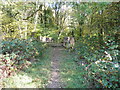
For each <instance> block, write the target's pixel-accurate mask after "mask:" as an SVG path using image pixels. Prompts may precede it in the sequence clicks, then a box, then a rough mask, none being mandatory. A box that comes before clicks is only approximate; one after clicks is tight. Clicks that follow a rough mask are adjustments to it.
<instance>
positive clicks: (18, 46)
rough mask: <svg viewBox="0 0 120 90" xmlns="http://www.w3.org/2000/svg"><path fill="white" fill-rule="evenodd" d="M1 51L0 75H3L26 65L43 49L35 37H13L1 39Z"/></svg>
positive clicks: (40, 54) (40, 55) (39, 54)
mask: <svg viewBox="0 0 120 90" xmlns="http://www.w3.org/2000/svg"><path fill="white" fill-rule="evenodd" d="M1 52H2V54H1V56H0V63H1V65H2V66H1V70H2V72H3V73H2V74H3V75H1V76H3V77H4V75H7V76H10V75H11V73H12V72H14V71H15V70H17V69H18V70H21V69H23V68H25V67H28V66H29V65H30V64H31V62H34V61H35V60H36V59H35V58H36V57H38V56H39V57H42V54H43V52H44V50H43V46H42V43H41V42H38V41H36V40H35V39H27V40H20V39H14V40H9V41H2V51H1ZM4 72H6V73H4ZM7 76H5V77H7ZM1 78H2V77H1Z"/></svg>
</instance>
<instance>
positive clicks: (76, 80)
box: [60, 51, 88, 88]
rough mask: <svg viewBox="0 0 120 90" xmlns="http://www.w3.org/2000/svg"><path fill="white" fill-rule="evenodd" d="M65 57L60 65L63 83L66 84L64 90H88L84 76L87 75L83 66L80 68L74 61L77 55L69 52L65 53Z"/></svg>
mask: <svg viewBox="0 0 120 90" xmlns="http://www.w3.org/2000/svg"><path fill="white" fill-rule="evenodd" d="M62 53H63V57H62V58H61V64H60V69H61V72H60V75H61V79H62V82H63V83H64V84H65V87H64V88H86V87H87V86H88V83H87V82H86V80H85V78H84V75H86V74H87V72H85V71H84V70H83V68H84V67H83V66H78V65H77V64H76V63H75V62H74V60H75V55H74V54H71V53H69V52H66V51H63V52H62Z"/></svg>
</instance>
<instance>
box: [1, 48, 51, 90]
mask: <svg viewBox="0 0 120 90" xmlns="http://www.w3.org/2000/svg"><path fill="white" fill-rule="evenodd" d="M50 51H51V50H50V48H48V49H47V50H46V52H45V53H44V56H43V58H38V61H37V62H33V63H32V66H30V67H28V68H26V69H24V70H23V71H20V72H19V73H17V74H16V75H14V76H11V77H9V78H5V79H4V80H3V82H2V84H3V87H5V88H44V87H45V85H46V84H47V82H48V78H49V74H50V64H51V63H50V62H51V61H50V53H51V52H50Z"/></svg>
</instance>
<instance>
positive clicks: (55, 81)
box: [47, 47, 64, 88]
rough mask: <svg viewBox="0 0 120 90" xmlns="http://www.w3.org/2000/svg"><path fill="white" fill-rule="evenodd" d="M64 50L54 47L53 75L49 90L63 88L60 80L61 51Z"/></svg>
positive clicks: (52, 57)
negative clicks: (50, 89)
mask: <svg viewBox="0 0 120 90" xmlns="http://www.w3.org/2000/svg"><path fill="white" fill-rule="evenodd" d="M63 49H64V48H62V47H52V51H51V75H50V79H49V81H48V85H47V88H61V87H62V83H61V80H60V73H59V72H60V69H59V65H60V59H61V55H62V54H61V51H62V50H63Z"/></svg>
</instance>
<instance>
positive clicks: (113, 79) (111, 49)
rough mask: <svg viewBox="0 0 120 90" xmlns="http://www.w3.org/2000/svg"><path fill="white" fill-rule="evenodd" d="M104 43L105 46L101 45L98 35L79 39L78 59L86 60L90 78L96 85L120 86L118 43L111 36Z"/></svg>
mask: <svg viewBox="0 0 120 90" xmlns="http://www.w3.org/2000/svg"><path fill="white" fill-rule="evenodd" d="M104 43H105V45H103V47H101V46H99V42H98V38H97V37H89V36H88V37H83V38H81V39H79V42H77V43H76V46H75V48H76V49H75V52H76V54H77V60H78V61H84V62H85V65H84V67H85V70H86V71H87V72H88V75H87V77H88V80H89V81H90V83H92V85H93V86H94V87H103V88H118V87H120V86H119V84H120V81H119V79H120V78H119V70H120V65H119V63H120V62H119V59H120V57H119V53H120V51H119V50H118V43H116V42H115V39H114V38H113V37H110V36H109V38H107V39H106V40H105V41H104ZM98 46H99V47H98Z"/></svg>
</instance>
